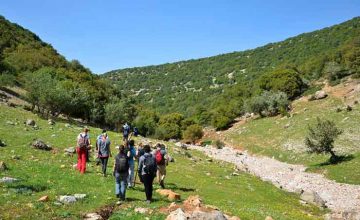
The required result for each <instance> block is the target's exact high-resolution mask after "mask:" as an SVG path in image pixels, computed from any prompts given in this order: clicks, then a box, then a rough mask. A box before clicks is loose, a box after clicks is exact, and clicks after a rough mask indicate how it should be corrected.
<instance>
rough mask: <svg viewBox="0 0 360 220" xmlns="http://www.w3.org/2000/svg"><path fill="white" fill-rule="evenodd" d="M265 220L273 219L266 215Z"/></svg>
mask: <svg viewBox="0 0 360 220" xmlns="http://www.w3.org/2000/svg"><path fill="white" fill-rule="evenodd" d="M265 220H273V218H272V217H271V216H266V218H265Z"/></svg>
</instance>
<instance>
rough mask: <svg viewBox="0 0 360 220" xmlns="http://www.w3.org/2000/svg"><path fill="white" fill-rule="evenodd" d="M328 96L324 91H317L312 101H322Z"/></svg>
mask: <svg viewBox="0 0 360 220" xmlns="http://www.w3.org/2000/svg"><path fill="white" fill-rule="evenodd" d="M327 96H328V95H327V94H326V92H325V91H322V90H321V91H317V92H315V94H314V99H315V100H319V99H324V98H326V97H327Z"/></svg>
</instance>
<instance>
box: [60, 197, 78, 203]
mask: <svg viewBox="0 0 360 220" xmlns="http://www.w3.org/2000/svg"><path fill="white" fill-rule="evenodd" d="M59 202H61V203H63V204H70V203H74V202H76V198H75V196H60V197H59Z"/></svg>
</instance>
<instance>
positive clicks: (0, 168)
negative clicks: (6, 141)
mask: <svg viewBox="0 0 360 220" xmlns="http://www.w3.org/2000/svg"><path fill="white" fill-rule="evenodd" d="M6 170H8V167H7V166H6V164H5V162H4V161H0V172H3V171H6Z"/></svg>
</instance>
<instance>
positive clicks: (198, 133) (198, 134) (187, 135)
mask: <svg viewBox="0 0 360 220" xmlns="http://www.w3.org/2000/svg"><path fill="white" fill-rule="evenodd" d="M203 135H204V132H203V130H202V127H201V126H200V125H197V124H194V125H190V126H189V127H188V128H187V129H186V130H185V131H184V132H183V139H185V140H187V141H190V142H192V143H194V142H195V141H197V140H200V139H201V138H202V136H203Z"/></svg>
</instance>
